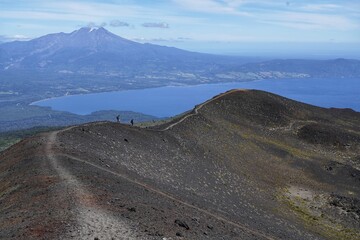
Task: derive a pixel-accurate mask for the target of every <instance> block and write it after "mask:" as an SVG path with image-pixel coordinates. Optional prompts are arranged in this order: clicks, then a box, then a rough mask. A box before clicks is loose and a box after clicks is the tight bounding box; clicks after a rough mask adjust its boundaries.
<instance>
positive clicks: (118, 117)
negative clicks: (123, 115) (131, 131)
mask: <svg viewBox="0 0 360 240" xmlns="http://www.w3.org/2000/svg"><path fill="white" fill-rule="evenodd" d="M116 121H117V122H118V123H120V115H117V116H116Z"/></svg>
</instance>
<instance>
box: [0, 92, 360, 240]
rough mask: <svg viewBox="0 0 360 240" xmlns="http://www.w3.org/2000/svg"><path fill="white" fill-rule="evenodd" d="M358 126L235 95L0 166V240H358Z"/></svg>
mask: <svg viewBox="0 0 360 240" xmlns="http://www.w3.org/2000/svg"><path fill="white" fill-rule="evenodd" d="M359 168H360V114H359V113H357V112H354V111H352V110H346V109H345V110H340V109H323V108H317V107H313V106H310V105H306V104H302V103H298V102H295V101H292V100H289V99H285V98H282V97H280V96H276V95H273V94H270V93H266V92H261V91H241V90H235V91H231V92H228V93H225V94H223V95H220V96H218V97H215V98H213V99H212V100H209V101H208V102H206V103H204V104H201V105H199V106H197V107H196V108H195V109H194V110H193V111H192V112H191V113H189V114H187V115H185V116H184V117H182V118H179V119H175V120H174V121H173V122H171V123H168V124H166V125H163V126H158V127H156V128H148V129H143V128H138V127H130V126H127V125H122V124H116V123H109V122H100V123H93V124H88V125H82V126H77V127H73V128H68V129H65V130H63V131H60V132H52V133H49V134H44V135H41V136H38V137H35V138H32V139H27V140H25V141H22V142H20V143H19V144H17V145H15V146H14V147H12V148H10V149H9V150H7V151H6V152H3V153H2V155H1V158H0V178H1V183H0V193H1V194H0V201H1V204H0V229H1V230H2V231H1V232H0V238H1V239H6V238H16V239H29V238H30V239H31V238H43V239H45V238H46V239H47V238H59V239H68V238H70V237H74V238H75V239H94V238H95V237H98V238H99V239H111V238H112V237H113V238H114V239H165V238H166V239H359V237H360V231H359V229H360V220H359V216H360V202H359V201H360V184H359V183H360V171H359Z"/></svg>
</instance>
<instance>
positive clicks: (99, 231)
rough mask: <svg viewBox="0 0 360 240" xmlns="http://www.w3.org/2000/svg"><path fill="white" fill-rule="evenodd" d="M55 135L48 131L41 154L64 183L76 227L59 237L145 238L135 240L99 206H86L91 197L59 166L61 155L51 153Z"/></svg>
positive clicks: (117, 220) (132, 234)
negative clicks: (43, 154)
mask: <svg viewBox="0 0 360 240" xmlns="http://www.w3.org/2000/svg"><path fill="white" fill-rule="evenodd" d="M71 128H72V127H71ZM71 128H68V129H71ZM65 130H66V129H65ZM65 130H63V131H65ZM58 132H59V131H56V132H52V133H50V134H49V135H48V139H47V140H48V141H47V144H46V146H45V153H46V155H47V158H48V160H49V161H50V164H51V166H52V167H53V168H54V169H55V170H56V172H57V174H58V176H59V177H60V178H61V180H62V182H63V184H64V188H65V189H66V194H67V200H68V201H70V205H72V206H74V208H73V209H71V211H72V212H73V214H74V215H75V217H76V226H70V228H68V229H67V232H66V233H65V236H62V238H63V239H69V238H76V239H95V238H96V237H98V238H99V239H112V238H113V237H117V238H118V237H119V236H121V237H122V239H130V240H131V239H145V238H139V237H138V235H139V234H138V233H136V232H134V231H133V229H132V228H131V227H130V226H129V225H128V224H127V223H126V222H125V221H124V220H121V219H117V218H115V217H114V216H112V215H111V214H109V213H108V212H106V211H104V210H102V209H101V207H99V206H96V203H94V202H92V203H91V204H87V203H86V199H95V198H93V197H92V194H91V193H90V191H87V189H86V188H85V187H84V186H83V184H81V183H80V182H79V181H78V180H77V179H76V177H75V176H73V175H72V174H71V173H70V172H69V171H68V170H67V169H66V168H65V167H63V166H62V165H61V161H60V160H59V158H58V157H59V156H61V154H59V155H55V153H54V151H53V147H54V145H55V143H56V138H57V134H58ZM84 201H85V202H84ZM60 239H61V238H60Z"/></svg>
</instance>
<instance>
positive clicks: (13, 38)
mask: <svg viewBox="0 0 360 240" xmlns="http://www.w3.org/2000/svg"><path fill="white" fill-rule="evenodd" d="M30 39H31V38H29V37H27V36H24V35H13V36H6V35H0V42H11V41H27V40H30Z"/></svg>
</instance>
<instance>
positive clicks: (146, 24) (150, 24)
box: [141, 22, 169, 28]
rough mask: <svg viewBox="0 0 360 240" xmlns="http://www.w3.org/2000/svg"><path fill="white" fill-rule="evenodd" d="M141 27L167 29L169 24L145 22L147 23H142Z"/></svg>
mask: <svg viewBox="0 0 360 240" xmlns="http://www.w3.org/2000/svg"><path fill="white" fill-rule="evenodd" d="M141 26H143V27H146V28H169V24H168V23H164V22H161V23H152V22H147V23H143V24H142V25H141Z"/></svg>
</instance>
